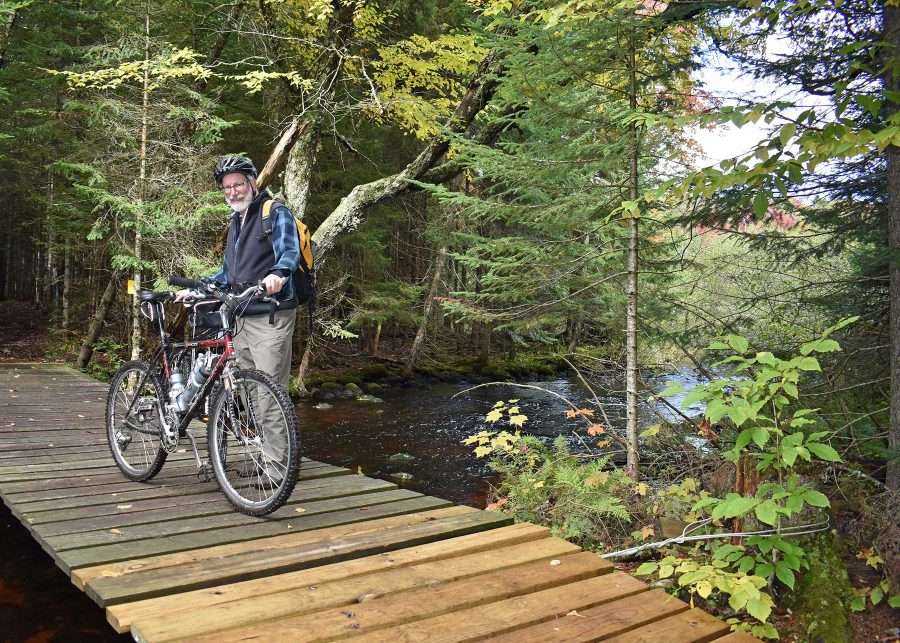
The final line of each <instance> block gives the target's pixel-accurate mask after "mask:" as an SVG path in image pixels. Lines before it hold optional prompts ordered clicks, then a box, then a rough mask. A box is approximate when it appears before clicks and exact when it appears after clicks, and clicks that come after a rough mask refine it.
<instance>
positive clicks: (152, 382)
mask: <svg viewBox="0 0 900 643" xmlns="http://www.w3.org/2000/svg"><path fill="white" fill-rule="evenodd" d="M163 399H164V398H163V390H162V385H161V384H160V382H159V379H158V378H157V377H156V376H155V375H154V374H153V372H152V371H151V370H150V365H149V364H148V363H147V362H142V361H132V362H126V363H125V364H123V365H122V366H121V367H120V368H119V370H117V371H116V372H115V374H114V375H113V376H112V380H111V381H110V383H109V395H108V396H107V399H106V438H107V440H108V441H109V450H110V451H111V452H112V456H113V460H115V461H116V466H118V467H119V469H120V470H121V471H122V473H124V474H125V477H126V478H128V479H129V480H135V481H138V482H141V481H144V480H149V479H150V478H152V477H153V476H155V475H156V474H157V473H159V470H160V469H162V466H163V464H164V463H165V461H166V456H167V455H168V453H167V452H166V450H165V449H164V448H163V446H162V441H161V435H162V418H161V417H160V409H161V408H162V401H163Z"/></svg>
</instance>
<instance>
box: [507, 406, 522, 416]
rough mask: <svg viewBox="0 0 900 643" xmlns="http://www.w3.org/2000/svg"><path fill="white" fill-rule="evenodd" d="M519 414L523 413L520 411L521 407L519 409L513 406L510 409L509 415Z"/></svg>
mask: <svg viewBox="0 0 900 643" xmlns="http://www.w3.org/2000/svg"><path fill="white" fill-rule="evenodd" d="M519 413H521V411H520V410H519V407H518V406H511V407H509V414H510V415H518V414H519Z"/></svg>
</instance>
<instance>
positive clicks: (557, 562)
mask: <svg viewBox="0 0 900 643" xmlns="http://www.w3.org/2000/svg"><path fill="white" fill-rule="evenodd" d="M561 564H562V561H560V560H557V559H556V558H554V559H553V560H551V561H550V567H556V566H557V565H561Z"/></svg>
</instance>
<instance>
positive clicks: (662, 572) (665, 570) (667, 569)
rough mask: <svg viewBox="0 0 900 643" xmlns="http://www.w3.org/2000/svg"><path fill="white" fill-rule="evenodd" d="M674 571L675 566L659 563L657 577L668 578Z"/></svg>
mask: <svg viewBox="0 0 900 643" xmlns="http://www.w3.org/2000/svg"><path fill="white" fill-rule="evenodd" d="M674 573H675V567H674V566H673V565H660V566H659V577H660V578H668V577H669V576H671V575H672V574H674Z"/></svg>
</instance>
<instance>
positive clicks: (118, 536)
mask: <svg viewBox="0 0 900 643" xmlns="http://www.w3.org/2000/svg"><path fill="white" fill-rule="evenodd" d="M417 497H421V494H418V493H416V492H414V491H409V490H407V489H396V488H394V489H389V490H387V491H379V492H377V493H366V494H356V495H353V496H342V497H340V498H330V499H328V500H312V501H309V502H304V503H303V506H302V507H297V506H294V505H285V506H283V507H281V508H280V509H278V511H275V512H273V513H271V514H269V515H268V516H266V517H264V518H256V517H254V516H248V515H246V514H242V513H237V512H234V511H232V512H229V513H226V514H222V515H219V516H204V517H202V518H181V519H175V520H169V521H166V522H163V523H153V524H149V525H144V524H139V525H131V526H126V527H123V528H122V529H121V530H112V529H110V530H106V531H90V532H84V533H77V534H64V535H62V536H49V537H47V538H44V539H43V540H44V542H45V543H46V544H47V545H48V546H49V547H50V548H52V549H53V550H54V551H56V552H63V551H68V550H70V549H83V548H86V547H97V546H100V545H110V544H113V543H126V542H132V541H139V540H146V539H151V538H153V539H156V538H165V537H168V536H176V535H179V534H188V533H197V532H200V531H208V530H210V529H218V528H220V527H236V526H239V525H252V524H254V523H259V522H277V521H279V520H294V519H296V518H299V517H305V516H311V515H314V514H320V513H328V512H332V511H342V510H345V509H358V508H360V507H371V506H373V505H378V504H382V503H386V502H396V501H398V500H408V499H410V498H417ZM298 509H302V510H303V512H302V513H300V514H298V513H297V510H298Z"/></svg>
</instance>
